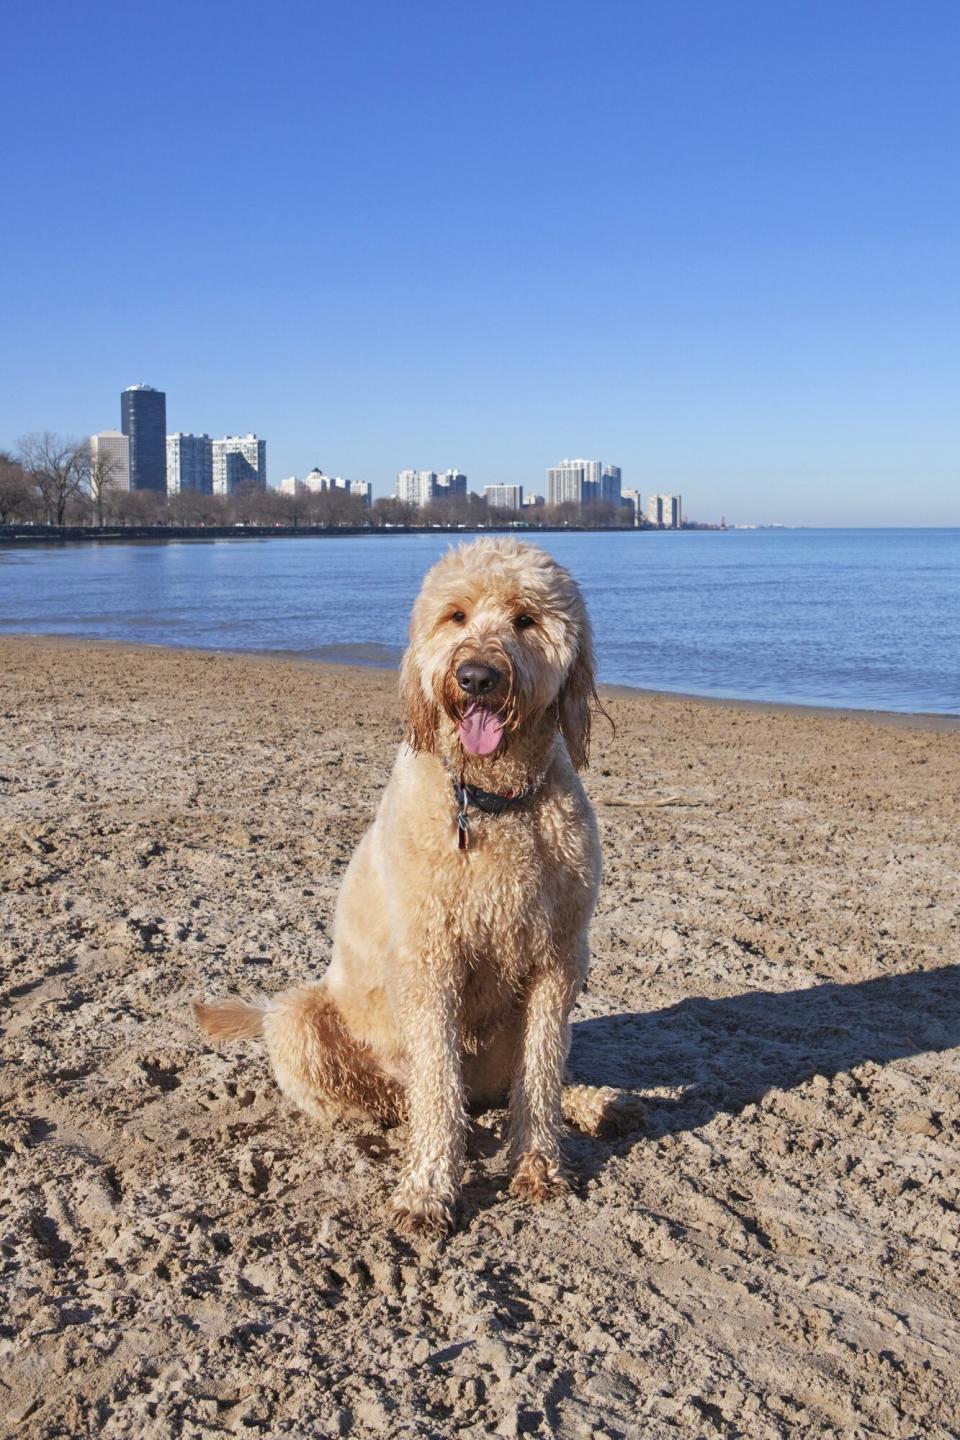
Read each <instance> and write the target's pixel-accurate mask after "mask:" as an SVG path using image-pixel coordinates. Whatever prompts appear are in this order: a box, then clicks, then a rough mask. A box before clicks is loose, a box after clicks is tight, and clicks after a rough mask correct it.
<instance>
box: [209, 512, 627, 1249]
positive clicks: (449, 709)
mask: <svg viewBox="0 0 960 1440" xmlns="http://www.w3.org/2000/svg"><path fill="white" fill-rule="evenodd" d="M400 689H401V696H402V699H403V703H404V706H405V709H406V715H407V725H408V735H407V742H406V743H405V744H404V745H402V746H401V748H400V752H399V754H398V756H397V761H396V764H395V766H394V769H393V774H392V775H391V777H390V782H389V784H388V785H387V788H386V790H385V792H384V795H383V799H382V800H381V802H380V808H379V810H378V812H377V816H376V818H375V820H374V822H373V824H372V825H371V826H370V828H369V830H368V831H367V832H366V834H365V835H364V837H363V839H362V840H361V841H360V844H359V845H358V847H357V850H356V852H355V854H354V856H353V858H352V860H351V862H350V865H349V868H348V869H347V873H346V876H345V877H344V882H343V888H342V890H341V892H340V897H339V901H338V905H337V912H336V921H335V926H334V936H333V960H332V962H331V964H330V967H329V969H328V970H327V973H326V974H325V975H324V977H323V979H322V980H321V981H320V982H319V983H318V984H316V985H308V986H305V987H303V988H302V989H298V990H293V991H290V992H289V993H287V994H284V995H279V996H277V997H276V998H275V999H273V1000H271V1001H268V1002H264V1003H263V1004H262V1005H251V1004H247V1003H245V1002H243V1001H239V1000H224V1001H221V1002H219V1003H216V1004H212V1005H204V1004H200V1003H197V1004H195V1006H194V1010H195V1013H196V1016H197V1020H198V1022H199V1024H200V1025H201V1027H202V1028H203V1029H204V1030H205V1031H206V1032H207V1033H208V1034H209V1035H215V1036H220V1037H238V1036H244V1035H255V1034H260V1033H262V1034H263V1035H264V1036H265V1037H266V1041H267V1045H268V1048H269V1052H270V1058H271V1060H272V1062H273V1068H274V1071H275V1074H276V1077H277V1082H278V1084H279V1085H280V1088H281V1090H283V1091H284V1093H285V1094H286V1095H288V1096H289V1097H290V1098H291V1099H292V1100H294V1101H295V1102H296V1104H297V1105H299V1106H301V1107H302V1108H303V1109H304V1110H305V1111H307V1112H308V1113H309V1114H311V1115H320V1116H329V1115H348V1116H349V1115H354V1116H355V1115H364V1116H374V1117H377V1118H379V1119H381V1120H383V1121H385V1122H388V1123H389V1122H395V1121H398V1120H400V1119H402V1118H404V1117H406V1118H407V1120H408V1122H409V1150H408V1154H407V1159H406V1164H405V1166H404V1169H403V1174H402V1177H401V1180H400V1183H399V1186H398V1188H397V1191H396V1194H395V1195H394V1199H393V1206H394V1212H395V1217H396V1221H397V1223H398V1224H399V1225H400V1226H401V1227H402V1228H406V1229H411V1230H415V1229H421V1228H430V1229H440V1230H443V1229H446V1228H447V1227H448V1226H449V1225H450V1224H451V1223H452V1220H453V1212H454V1206H455V1203H456V1199H457V1194H458V1191H459V1188H460V1183H461V1178H462V1173H463V1165H464V1139H465V1131H466V1114H467V1105H468V1103H483V1102H498V1101H502V1100H503V1099H504V1097H505V1096H506V1095H507V1094H509V1097H510V1148H511V1163H512V1171H513V1178H512V1182H511V1186H510V1189H511V1191H512V1192H513V1194H514V1195H518V1196H521V1197H522V1198H524V1199H527V1200H541V1199H544V1198H545V1197H547V1196H549V1195H551V1194H553V1193H556V1192H560V1191H562V1190H564V1189H565V1188H566V1180H565V1178H564V1172H563V1168H562V1164H561V1156H560V1136H561V1130H562V1114H561V1107H562V1108H563V1110H564V1111H566V1113H567V1115H568V1118H570V1119H571V1120H573V1122H574V1123H575V1124H578V1125H579V1126H580V1127H581V1128H582V1129H585V1130H587V1131H589V1132H591V1133H595V1132H597V1131H598V1130H599V1129H600V1128H601V1127H602V1126H603V1125H604V1124H605V1122H606V1121H607V1120H608V1119H609V1118H610V1117H611V1115H612V1114H614V1113H615V1112H616V1110H617V1107H618V1105H620V1104H622V1101H621V1098H620V1097H619V1096H618V1094H617V1092H615V1091H613V1090H609V1089H606V1088H604V1089H593V1088H591V1087H587V1086H576V1087H573V1088H571V1089H568V1090H567V1091H566V1092H562V1085H563V1071H564V1062H565V1059H566V1054H567V1048H568V1032H569V1026H568V1017H569V1014H570V1009H571V1007H572V1005H573V1002H574V1000H575V999H576V996H577V994H578V992H579V991H580V989H581V987H582V985H583V982H584V978H585V976H586V973H587V926H588V924H589V921H590V917H591V914H592V912H593V908H594V904H595V902H596V898H597V888H598V885H599V881H600V846H599V843H598V839H597V828H596V823H595V821H594V817H593V812H592V810H591V808H590V804H589V802H588V800H587V797H586V795H585V794H584V791H583V787H582V786H581V784H580V781H579V779H578V778H577V771H578V770H580V769H581V768H582V767H583V766H584V765H585V764H586V762H587V749H588V744H589V738H590V718H591V711H592V710H593V709H594V708H595V707H596V705H597V703H598V702H597V698H596V691H595V687H594V665H593V655H592V649H591V641H590V625H589V621H588V619H587V615H586V611H585V608H584V604H583V600H582V598H581V596H580V592H579V590H578V588H577V586H576V584H575V583H574V581H573V580H572V578H571V577H570V575H569V574H568V573H567V571H566V570H564V569H562V568H561V566H559V565H558V564H556V562H555V561H554V560H552V559H551V558H550V556H548V555H546V554H545V553H544V552H543V551H541V550H538V549H536V548H534V547H533V546H531V545H523V544H518V543H517V542H516V541H513V540H498V541H494V540H480V541H478V542H477V543H475V544H472V545H465V546H461V547H460V548H459V549H457V550H451V551H450V552H448V553H447V555H445V556H444V558H443V559H442V560H440V561H439V562H438V563H437V564H436V565H434V567H433V569H432V570H431V571H430V572H429V574H428V575H427V577H426V579H425V580H424V583H423V588H422V590H421V592H420V595H419V596H418V598H417V601H416V603H415V605H414V608H413V617H412V621H411V626H410V645H409V648H408V650H407V652H406V655H405V657H404V660H403V666H402V671H401V678H400Z"/></svg>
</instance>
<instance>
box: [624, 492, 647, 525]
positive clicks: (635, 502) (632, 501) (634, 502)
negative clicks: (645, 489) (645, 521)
mask: <svg viewBox="0 0 960 1440" xmlns="http://www.w3.org/2000/svg"><path fill="white" fill-rule="evenodd" d="M620 503H621V505H629V506H630V509H631V512H632V514H633V523H634V525H635V526H637V527H638V528H639V525H640V522H641V520H642V518H643V496H642V495H641V494H640V491H639V490H624V491H623V492H622V494H621V496H620Z"/></svg>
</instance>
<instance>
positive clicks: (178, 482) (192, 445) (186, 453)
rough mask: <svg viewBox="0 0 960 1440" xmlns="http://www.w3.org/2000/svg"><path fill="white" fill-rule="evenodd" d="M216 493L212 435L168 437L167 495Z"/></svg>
mask: <svg viewBox="0 0 960 1440" xmlns="http://www.w3.org/2000/svg"><path fill="white" fill-rule="evenodd" d="M182 490H195V491H196V492H197V493H198V494H199V495H212V494H213V441H212V440H211V439H210V436H209V435H184V434H182V433H180V432H179V431H178V433H177V434H176V435H168V436H167V494H168V495H179V494H180V492H181V491H182Z"/></svg>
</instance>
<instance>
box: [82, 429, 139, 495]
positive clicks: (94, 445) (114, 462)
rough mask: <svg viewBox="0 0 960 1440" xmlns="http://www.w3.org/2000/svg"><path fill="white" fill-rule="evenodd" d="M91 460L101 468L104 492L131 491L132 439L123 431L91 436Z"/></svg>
mask: <svg viewBox="0 0 960 1440" xmlns="http://www.w3.org/2000/svg"><path fill="white" fill-rule="evenodd" d="M90 459H91V461H92V462H93V464H94V465H97V464H98V462H99V461H102V462H103V463H102V465H100V466H99V469H100V475H101V479H100V482H99V483H101V484H102V486H103V490H104V492H106V491H107V490H129V489H130V439H129V436H127V435H124V433H123V431H122V430H100V431H98V432H97V434H96V435H91V436H90Z"/></svg>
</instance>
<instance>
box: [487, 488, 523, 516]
mask: <svg viewBox="0 0 960 1440" xmlns="http://www.w3.org/2000/svg"><path fill="white" fill-rule="evenodd" d="M483 498H484V500H486V502H487V504H488V505H492V506H493V507H494V509H496V510H519V509H520V508H521V507H522V505H523V486H522V485H485V486H484V487H483Z"/></svg>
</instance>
